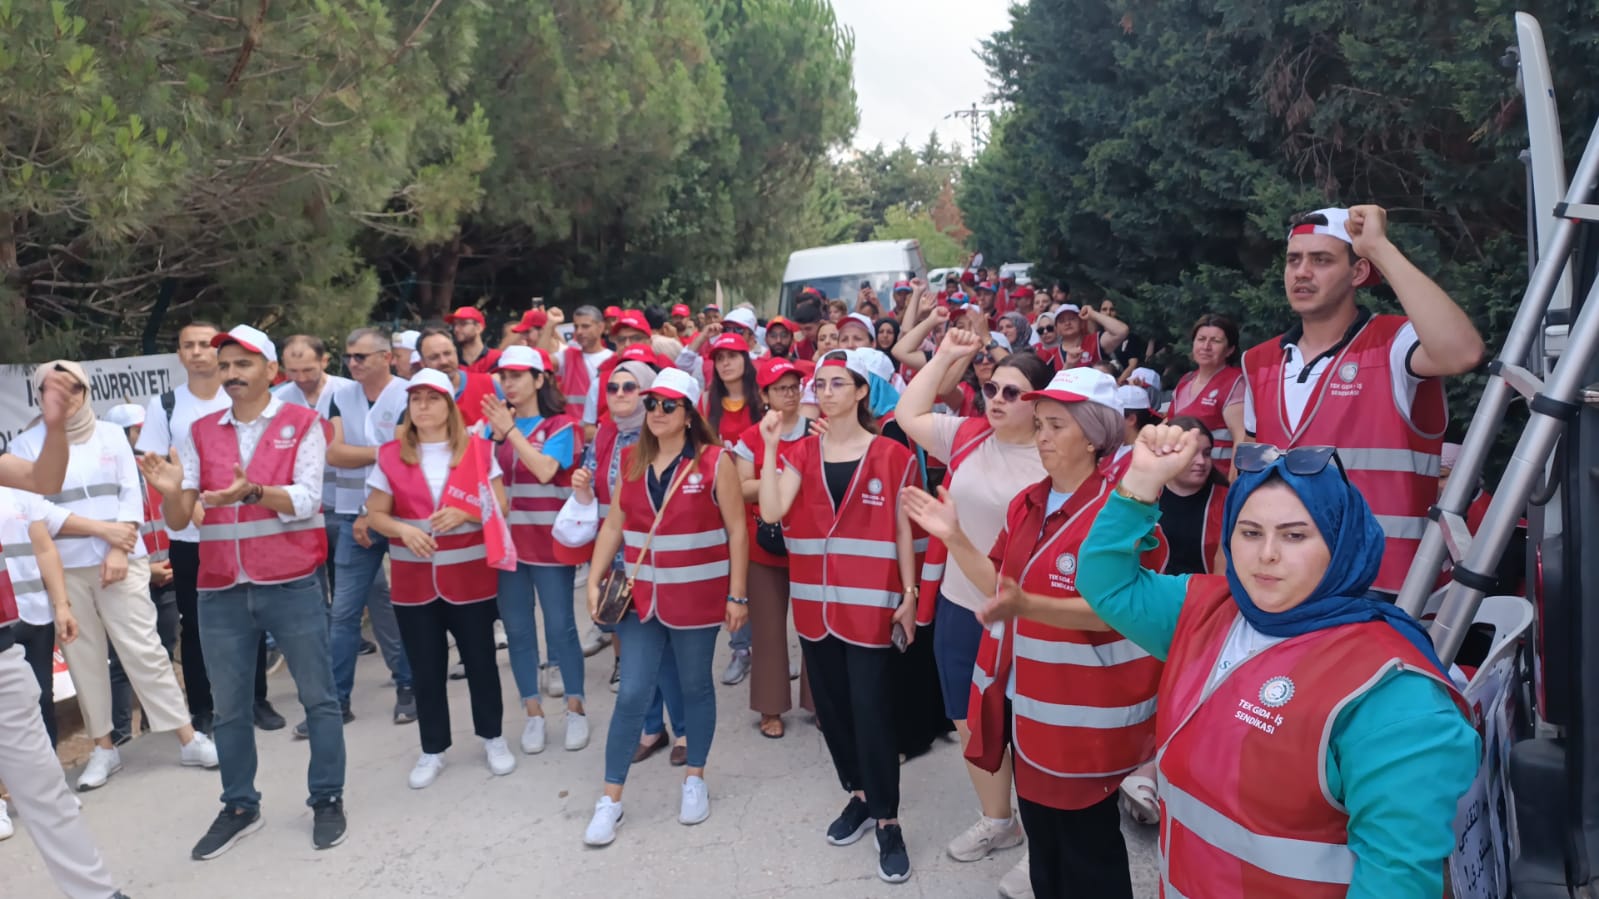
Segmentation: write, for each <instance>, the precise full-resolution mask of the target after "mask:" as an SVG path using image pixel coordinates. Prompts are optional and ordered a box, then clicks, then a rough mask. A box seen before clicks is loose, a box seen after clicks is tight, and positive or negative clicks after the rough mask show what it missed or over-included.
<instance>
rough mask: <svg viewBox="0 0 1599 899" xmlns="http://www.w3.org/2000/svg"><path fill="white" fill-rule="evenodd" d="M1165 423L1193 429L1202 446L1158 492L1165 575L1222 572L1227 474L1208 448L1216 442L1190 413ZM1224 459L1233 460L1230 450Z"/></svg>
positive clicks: (1200, 422) (1189, 429)
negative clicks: (1167, 548)
mask: <svg viewBox="0 0 1599 899" xmlns="http://www.w3.org/2000/svg"><path fill="white" fill-rule="evenodd" d="M1166 423H1167V424H1169V425H1171V426H1172V427H1174V428H1181V429H1183V430H1184V431H1193V432H1194V437H1195V438H1196V439H1197V440H1199V442H1200V443H1201V444H1202V446H1201V447H1200V452H1199V455H1197V456H1195V457H1194V461H1193V462H1191V463H1190V464H1189V466H1188V467H1187V468H1185V469H1183V470H1182V471H1180V472H1178V473H1177V475H1176V476H1175V477H1173V478H1172V479H1171V480H1170V481H1168V482H1167V483H1166V487H1165V489H1163V490H1162V491H1161V492H1160V515H1161V522H1160V529H1161V531H1162V532H1163V533H1165V535H1166V542H1168V543H1169V544H1171V560H1170V561H1169V562H1167V564H1166V572H1167V573H1168V574H1221V573H1222V572H1224V571H1226V570H1227V557H1226V556H1225V555H1224V554H1223V553H1222V550H1221V518H1222V508H1223V506H1225V505H1226V502H1227V478H1226V477H1225V476H1224V475H1223V474H1222V472H1221V467H1220V466H1219V465H1217V464H1216V462H1215V456H1213V455H1211V453H1210V450H1211V448H1212V446H1213V445H1214V444H1213V443H1212V441H1211V438H1210V432H1209V431H1207V430H1206V429H1205V423H1204V422H1203V421H1201V420H1199V419H1197V418H1194V417H1193V416H1191V415H1179V416H1177V417H1175V418H1170V419H1167V421H1166ZM1228 458H1229V459H1230V458H1232V456H1231V452H1230V451H1229V454H1228Z"/></svg>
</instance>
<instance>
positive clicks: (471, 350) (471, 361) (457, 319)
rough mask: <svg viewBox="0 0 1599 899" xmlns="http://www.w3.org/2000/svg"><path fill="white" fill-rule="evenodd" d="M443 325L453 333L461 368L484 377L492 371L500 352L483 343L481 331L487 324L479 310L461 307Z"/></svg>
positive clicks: (446, 317) (447, 316)
mask: <svg viewBox="0 0 1599 899" xmlns="http://www.w3.org/2000/svg"><path fill="white" fill-rule="evenodd" d="M444 323H445V324H446V325H449V326H450V330H452V331H454V332H455V355H456V358H458V359H459V360H460V362H461V367H462V368H464V369H466V370H467V371H474V372H478V373H479V374H485V375H486V374H489V373H491V372H493V371H494V363H496V362H498V361H500V351H499V350H496V349H491V348H490V347H489V346H488V345H487V344H485V343H484V342H483V329H484V328H485V327H487V324H488V323H487V322H485V321H484V319H483V311H482V310H481V309H478V308H477V307H476V306H462V307H461V308H459V309H457V310H455V311H454V312H452V313H450V314H449V315H446V316H445V317H444Z"/></svg>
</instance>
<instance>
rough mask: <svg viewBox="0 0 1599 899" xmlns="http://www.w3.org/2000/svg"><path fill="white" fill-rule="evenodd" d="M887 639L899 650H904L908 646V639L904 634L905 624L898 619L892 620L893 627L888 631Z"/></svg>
mask: <svg viewBox="0 0 1599 899" xmlns="http://www.w3.org/2000/svg"><path fill="white" fill-rule="evenodd" d="M888 639H889V642H891V643H893V644H894V648H895V649H897V650H899V651H900V652H904V651H905V650H906V648H908V647H909V646H910V640H909V639H907V638H906V636H905V626H904V625H903V624H900V623H899V622H898V621H896V622H894V628H893V630H892V631H890V632H889V635H888Z"/></svg>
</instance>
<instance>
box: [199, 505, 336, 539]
mask: <svg viewBox="0 0 1599 899" xmlns="http://www.w3.org/2000/svg"><path fill="white" fill-rule="evenodd" d="M324 527H326V522H325V520H324V519H323V517H322V513H321V512H318V513H316V514H315V515H312V516H311V517H310V518H305V519H301V520H300V521H287V522H286V521H283V520H282V519H280V518H263V519H261V520H259V521H245V522H239V523H237V524H211V523H210V519H207V520H206V521H205V522H203V523H201V525H200V542H201V543H206V542H208V541H212V540H230V541H231V540H248V539H249V538H251V537H274V536H277V535H278V534H290V533H294V532H295V531H311V530H318V531H319V530H322V529H323V528H324Z"/></svg>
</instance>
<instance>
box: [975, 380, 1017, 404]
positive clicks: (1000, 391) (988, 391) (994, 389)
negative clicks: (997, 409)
mask: <svg viewBox="0 0 1599 899" xmlns="http://www.w3.org/2000/svg"><path fill="white" fill-rule="evenodd" d="M983 396H985V397H987V398H988V399H994V398H995V397H1001V396H1002V397H1004V398H1005V402H1007V403H1014V402H1016V401H1017V400H1019V399H1021V398H1022V390H1021V388H1020V387H1017V386H1016V385H1014V384H1006V385H1005V386H1004V387H1000V386H999V385H998V384H995V383H994V382H993V381H989V382H988V383H987V384H984V385H983Z"/></svg>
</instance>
